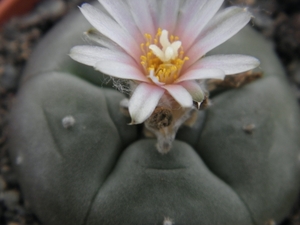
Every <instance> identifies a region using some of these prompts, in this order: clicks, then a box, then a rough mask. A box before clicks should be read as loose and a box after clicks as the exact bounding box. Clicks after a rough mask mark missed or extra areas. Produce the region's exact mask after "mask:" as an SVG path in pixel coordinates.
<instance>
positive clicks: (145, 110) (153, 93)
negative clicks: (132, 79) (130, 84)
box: [129, 83, 165, 124]
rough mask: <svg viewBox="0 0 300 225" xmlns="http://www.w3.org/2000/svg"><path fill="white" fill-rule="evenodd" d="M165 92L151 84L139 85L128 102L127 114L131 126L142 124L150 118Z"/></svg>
mask: <svg viewBox="0 0 300 225" xmlns="http://www.w3.org/2000/svg"><path fill="white" fill-rule="evenodd" d="M164 92H165V90H164V89H162V88H160V87H158V86H156V85H152V84H146V83H141V84H139V85H138V86H137V87H136V89H135V90H134V92H133V95H132V96H131V98H130V100H129V113H130V116H131V118H132V123H133V124H139V123H143V122H144V121H145V120H146V119H148V117H149V116H151V114H152V112H153V111H154V109H155V107H156V106H157V104H158V102H159V100H160V98H161V97H162V95H163V94H164Z"/></svg>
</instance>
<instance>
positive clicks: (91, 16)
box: [80, 3, 140, 61]
mask: <svg viewBox="0 0 300 225" xmlns="http://www.w3.org/2000/svg"><path fill="white" fill-rule="evenodd" d="M80 10H81V12H82V14H83V15H84V16H85V18H86V19H87V20H88V21H89V22H90V24H91V25H92V26H94V27H95V28H96V29H97V30H98V31H99V32H100V33H102V34H103V35H105V36H106V37H108V38H109V39H111V40H113V41H114V42H115V43H117V44H118V45H119V46H120V47H122V48H123V49H124V50H125V51H126V52H127V53H128V54H130V55H131V56H132V57H133V58H135V59H137V60H138V61H139V57H140V56H139V55H140V48H139V46H138V45H137V43H136V41H135V39H133V38H132V37H131V36H130V35H129V34H128V33H127V31H125V30H124V29H122V28H121V27H120V25H119V24H117V23H116V22H115V21H114V20H113V19H112V18H110V17H109V16H107V15H106V14H105V13H103V12H102V11H101V10H99V9H97V8H95V7H93V6H91V5H89V4H87V3H85V4H83V5H82V6H81V7H80Z"/></svg>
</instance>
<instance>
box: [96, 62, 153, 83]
mask: <svg viewBox="0 0 300 225" xmlns="http://www.w3.org/2000/svg"><path fill="white" fill-rule="evenodd" d="M95 69H96V70H99V71H101V72H102V73H105V74H107V75H110V76H112V77H116V78H120V79H126V80H137V81H143V82H148V83H149V82H150V81H149V80H148V78H147V77H146V76H145V75H144V74H143V73H142V72H141V71H140V70H139V69H138V67H137V66H136V65H134V64H127V63H122V62H116V61H108V60H103V61H101V62H98V63H96V65H95Z"/></svg>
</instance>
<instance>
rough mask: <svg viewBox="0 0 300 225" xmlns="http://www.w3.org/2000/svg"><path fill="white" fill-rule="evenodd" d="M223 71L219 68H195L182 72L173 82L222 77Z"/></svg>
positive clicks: (223, 75)
mask: <svg viewBox="0 0 300 225" xmlns="http://www.w3.org/2000/svg"><path fill="white" fill-rule="evenodd" d="M224 77H225V73H224V71H223V70H220V69H195V70H192V69H191V70H188V71H186V72H185V73H184V74H182V75H181V76H180V77H179V78H178V79H177V80H176V81H175V83H179V82H182V81H186V80H203V79H224Z"/></svg>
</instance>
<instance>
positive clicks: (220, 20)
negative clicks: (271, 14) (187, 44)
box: [185, 7, 251, 67]
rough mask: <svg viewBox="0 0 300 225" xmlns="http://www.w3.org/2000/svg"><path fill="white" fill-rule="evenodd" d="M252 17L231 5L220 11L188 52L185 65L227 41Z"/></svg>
mask: <svg viewBox="0 0 300 225" xmlns="http://www.w3.org/2000/svg"><path fill="white" fill-rule="evenodd" d="M250 19H251V14H250V13H249V12H247V11H246V10H245V9H242V8H239V7H230V8H227V9H224V10H222V11H221V12H219V13H218V14H217V15H216V16H215V17H214V18H213V19H212V20H211V21H210V22H209V24H207V26H206V27H205V28H204V30H203V31H202V32H201V33H200V35H199V36H198V38H197V41H196V43H195V44H194V45H193V46H192V48H190V49H189V50H188V51H187V52H186V54H187V55H188V56H189V58H190V60H188V61H187V63H186V65H185V67H188V66H189V65H191V64H193V63H194V62H195V61H197V60H198V59H199V58H201V57H202V56H203V55H205V54H206V53H207V52H209V51H210V50H212V49H213V48H215V47H217V46H218V45H220V44H222V43H223V42H225V41H227V40H228V39H229V38H231V37H232V36H233V35H235V34H236V33H237V32H238V31H240V30H241V29H242V28H243V27H244V26H245V25H246V24H247V23H248V22H249V21H250Z"/></svg>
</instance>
